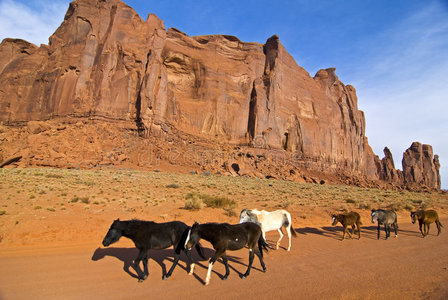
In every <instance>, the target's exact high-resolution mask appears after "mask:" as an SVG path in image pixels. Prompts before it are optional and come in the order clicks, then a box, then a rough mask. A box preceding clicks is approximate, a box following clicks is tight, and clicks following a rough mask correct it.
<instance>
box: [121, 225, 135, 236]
mask: <svg viewBox="0 0 448 300" xmlns="http://www.w3.org/2000/svg"><path fill="white" fill-rule="evenodd" d="M123 223H124V229H123V231H122V233H121V234H122V236H124V237H127V238H129V239H133V238H134V236H135V234H136V233H137V230H135V227H136V226H137V225H138V224H137V223H136V222H135V221H123Z"/></svg>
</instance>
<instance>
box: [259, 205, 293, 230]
mask: <svg viewBox="0 0 448 300" xmlns="http://www.w3.org/2000/svg"><path fill="white" fill-rule="evenodd" d="M258 221H259V222H260V223H261V226H262V230H264V231H265V232H266V231H271V230H277V229H279V228H281V227H282V226H289V225H291V214H290V213H289V212H287V211H286V210H284V209H279V210H275V211H272V212H268V211H265V210H262V211H261V213H260V215H259V216H258Z"/></svg>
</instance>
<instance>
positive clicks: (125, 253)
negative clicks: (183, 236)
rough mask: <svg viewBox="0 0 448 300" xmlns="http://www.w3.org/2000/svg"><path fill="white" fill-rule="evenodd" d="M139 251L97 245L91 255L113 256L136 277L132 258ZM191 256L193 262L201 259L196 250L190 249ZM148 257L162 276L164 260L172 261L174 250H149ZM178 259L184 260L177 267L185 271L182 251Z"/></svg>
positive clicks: (96, 257) (94, 257) (165, 271)
mask: <svg viewBox="0 0 448 300" xmlns="http://www.w3.org/2000/svg"><path fill="white" fill-rule="evenodd" d="M203 251H204V256H207V255H209V253H208V251H206V249H203ZM138 253H139V250H138V249H137V248H115V247H109V248H101V247H98V248H97V249H96V250H95V252H94V253H93V255H92V260H93V261H98V260H101V259H103V258H105V257H106V256H109V257H115V258H116V259H118V260H120V261H122V262H123V270H124V271H125V272H126V273H127V274H129V276H131V277H133V278H138V276H137V270H136V269H135V265H134V260H135V259H136V258H137V255H138ZM191 257H192V259H193V262H199V261H200V260H203V259H202V258H201V257H200V256H199V255H198V254H197V253H196V251H192V253H191ZM148 259H149V260H150V259H152V260H154V261H155V262H157V264H158V265H159V266H160V267H161V269H162V276H165V275H166V273H167V270H166V265H165V263H164V260H165V259H167V260H168V261H171V262H174V250H173V249H163V250H149V251H148ZM179 261H182V262H184V264H178V267H180V268H182V269H184V270H185V271H188V263H187V262H188V260H187V257H186V255H185V254H184V253H181V256H180V259H179Z"/></svg>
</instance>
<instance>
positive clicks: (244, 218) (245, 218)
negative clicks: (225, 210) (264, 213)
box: [240, 209, 250, 224]
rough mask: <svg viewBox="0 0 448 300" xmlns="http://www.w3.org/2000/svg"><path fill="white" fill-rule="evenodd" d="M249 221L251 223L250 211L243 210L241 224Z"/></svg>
mask: <svg viewBox="0 0 448 300" xmlns="http://www.w3.org/2000/svg"><path fill="white" fill-rule="evenodd" d="M249 221H250V216H249V211H248V210H247V209H243V210H242V211H241V213H240V224H241V223H244V222H249Z"/></svg>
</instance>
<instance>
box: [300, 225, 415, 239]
mask: <svg viewBox="0 0 448 300" xmlns="http://www.w3.org/2000/svg"><path fill="white" fill-rule="evenodd" d="M398 226H399V227H398V235H406V236H415V237H418V236H421V234H420V233H419V232H418V231H414V230H405V229H400V225H398ZM377 227H378V225H373V226H361V238H367V239H372V240H376V239H377V232H378V231H377ZM343 230H344V228H343V227H342V226H324V227H321V228H315V227H304V228H296V229H295V231H296V232H297V233H299V234H303V235H307V234H317V235H322V236H325V237H329V238H333V239H336V240H340V239H341V238H342V233H343ZM349 230H350V232H351V228H349ZM381 231H382V233H381V234H384V226H383V225H381ZM392 232H393V229H392ZM357 234H358V231H357V230H355V232H354V238H357Z"/></svg>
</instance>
